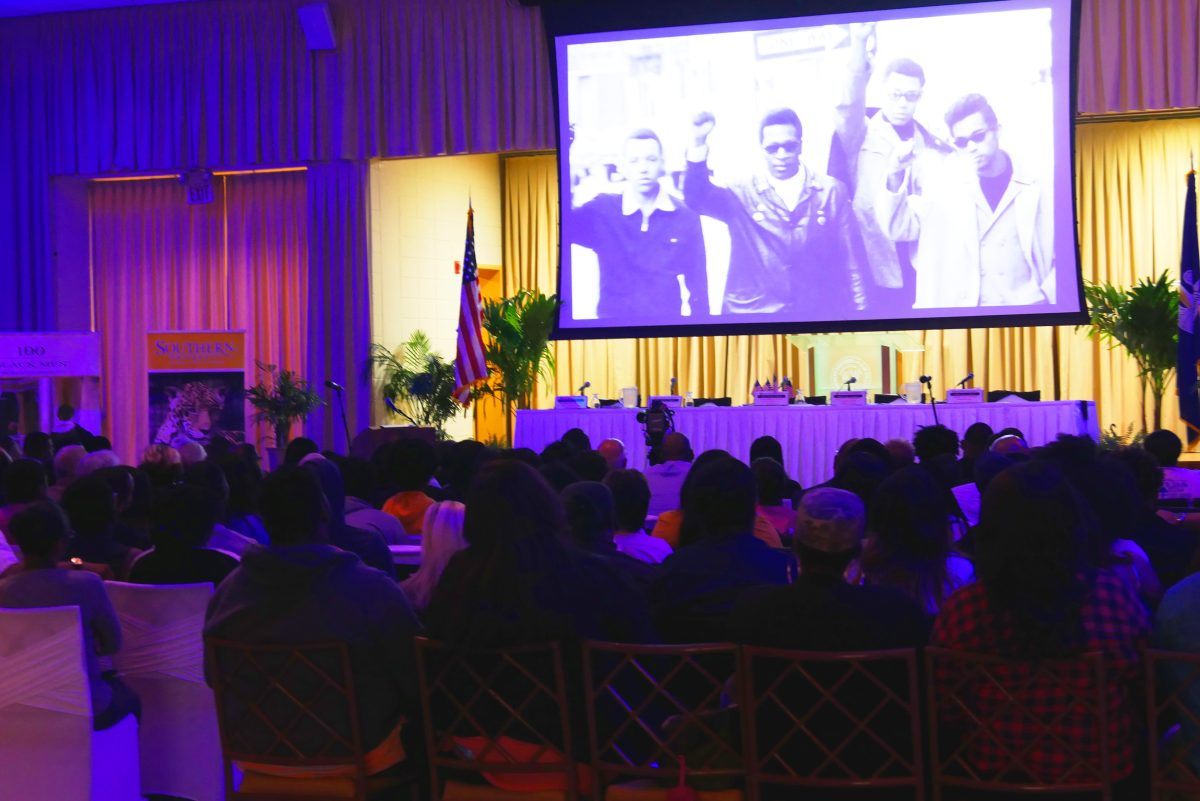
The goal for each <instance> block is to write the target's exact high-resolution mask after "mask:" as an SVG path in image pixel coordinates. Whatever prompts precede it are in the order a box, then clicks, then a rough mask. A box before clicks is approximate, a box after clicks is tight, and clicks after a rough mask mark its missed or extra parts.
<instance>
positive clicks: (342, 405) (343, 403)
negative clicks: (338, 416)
mask: <svg viewBox="0 0 1200 801" xmlns="http://www.w3.org/2000/svg"><path fill="white" fill-rule="evenodd" d="M334 392H335V393H337V399H338V409H340V410H341V412H342V430H343V431H345V432H346V455H347V456H349V455H350V422H349V421H348V420H347V419H346V399H345V398H344V397H343V395H344V394H345V391H344V390H341V389H335V390H334Z"/></svg>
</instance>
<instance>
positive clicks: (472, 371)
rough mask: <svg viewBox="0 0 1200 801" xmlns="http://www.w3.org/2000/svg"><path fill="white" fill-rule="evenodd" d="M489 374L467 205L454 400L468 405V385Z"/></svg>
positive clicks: (472, 224)
mask: <svg viewBox="0 0 1200 801" xmlns="http://www.w3.org/2000/svg"><path fill="white" fill-rule="evenodd" d="M487 376H488V369H487V359H486V358H485V357H484V355H483V326H482V325H481V324H480V321H479V275H478V265H477V264H476V263H475V210H474V209H473V208H470V207H468V208H467V251H466V254H465V255H464V256H463V270H462V294H461V296H460V298H459V304H458V354H457V355H456V356H455V357H454V399H455V400H457V401H458V402H459V403H461V404H462V405H463V406H467V405H469V404H470V402H471V387H473V386H474V385H475V384H477V383H479V382H480V381H483V380H484V379H485V378H487Z"/></svg>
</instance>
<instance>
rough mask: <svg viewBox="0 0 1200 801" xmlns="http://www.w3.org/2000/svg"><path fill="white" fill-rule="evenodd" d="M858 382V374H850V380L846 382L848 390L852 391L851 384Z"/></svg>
mask: <svg viewBox="0 0 1200 801" xmlns="http://www.w3.org/2000/svg"><path fill="white" fill-rule="evenodd" d="M857 383H858V377H857V376H850V380H849V381H847V382H846V391H847V392H849V391H850V385H851V384H857Z"/></svg>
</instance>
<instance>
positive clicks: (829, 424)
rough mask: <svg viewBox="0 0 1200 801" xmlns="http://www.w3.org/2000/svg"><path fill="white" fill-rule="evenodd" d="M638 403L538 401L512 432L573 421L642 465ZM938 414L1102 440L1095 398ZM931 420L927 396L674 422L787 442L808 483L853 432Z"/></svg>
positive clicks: (740, 443) (702, 445)
mask: <svg viewBox="0 0 1200 801" xmlns="http://www.w3.org/2000/svg"><path fill="white" fill-rule="evenodd" d="M637 414H638V410H637V409H612V408H606V409H539V410H524V411H518V412H517V424H516V432H515V435H514V437H513V439H514V444H515V446H516V447H518V448H532V449H534V450H535V451H541V450H542V448H544V447H546V446H547V445H548V444H550V443H551V442H553V441H554V440H556V439H559V438H560V437H561V436H562V435H563V433H564V432H566V431H567V430H568V429H571V428H581V429H583V430H584V431H586V432H587V433H588V435H589V436H590V437H591V440H592V445H593V446H594V445H597V444H599V442H600V440H603V439H607V438H610V437H613V438H616V439H619V440H621V441H622V442H624V443H625V447H626V449H627V452H628V454H629V466H630V467H636V468H638V469H644V468H645V466H646V451H647V449H646V443H645V439H644V435H643V433H642V426H641V424H640V423H638V421H637ZM937 415H938V421H939V422H941V423H942V425H945V426H949V427H950V428H952V429H953V430H954V431H956V432H958V434H959V436H961V435H962V433H963V432H964V431H965V430H966V428H967V426H969V425H971V423H974V422H979V421H982V422H984V423H987V424H988V425H990V426H991V427H992V429H993V430H995V431H999V430H1000V429H1002V428H1008V427H1010V426H1013V427H1016V428H1019V429H1020V430H1021V431H1022V432H1024V433H1025V436H1026V438H1027V440H1028V441H1029V444H1030V445H1042V444H1044V443H1046V442H1049V441H1051V440H1053V439H1054V438H1055V437H1056V436H1058V435H1059V434H1087V435H1089V436H1091V437H1092V438H1093V439H1096V440H1099V438H1100V426H1099V424H1098V422H1097V420H1096V404H1095V403H1093V402H1092V401H1042V402H1040V403H953V404H951V403H947V404H942V403H939V404H938V407H937ZM931 423H933V410H932V409H930V407H929V406H928V405H927V404H888V405H879V406H875V405H868V406H865V407H864V406H858V407H846V406H843V407H834V406H773V407H761V406H759V407H755V406H740V407H717V406H703V407H698V408H684V409H680V410H678V411H677V412H676V413H675V429H676V430H677V431H680V432H682V433H684V434H686V435H687V436H688V439H690V440H691V442H692V448H693V449H694V450H695V451H696V453H700V452H701V451H705V450H709V449H711V448H723V449H725V450H727V451H729V452H730V453H732V454H733V455H734V456H736V457H738V458H739V459H746V458H748V457H749V455H750V443H751V442H753V441H754V439H755V438H756V437H761V436H763V435H764V434H769V435H771V436H772V437H775V439H777V440H779V441H780V442H781V443H782V444H783V453H784V461H785V462H786V466H787V468H788V473H790V474H791V475H792V477H793V478H795V479H796V480H797V481H799V482H800V484H801V485H802V486H805V487H809V486H812V485H813V484H819V483H821V482H822V481H826V480H828V479H829V478H830V477H832V475H833V456H834V454H835V453H836V452H837V449H838V447H839V446H840V445H841V444H842V443H843V442H845V441H846V440H848V439H850V438H852V437H874V438H875V439H877V440H879V441H880V442H886V441H887V440H889V439H893V438H895V437H903V438H905V439H911V438H912V435H913V432H914V431H916V430H917V428H918V427H919V426H923V425H929V424H931Z"/></svg>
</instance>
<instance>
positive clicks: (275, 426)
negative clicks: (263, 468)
mask: <svg viewBox="0 0 1200 801" xmlns="http://www.w3.org/2000/svg"><path fill="white" fill-rule="evenodd" d="M255 364H256V365H258V371H259V375H260V377H259V380H258V383H257V384H255V385H254V386H252V387H247V388H246V400H248V401H250V405H251V406H253V407H254V422H256V423H266V424H267V425H269V426H271V430H272V431H273V432H274V433H275V447H276V448H277V449H280V450H282V449H283V448H286V447H287V444H288V435H289V434H290V433H291V428H292V423H294V422H296V421H297V420H303V419H304V418H306V417H308V415H309V413H310V412H312V410H313V409H316V408H317V407H318V406H321V405H322V404H323V403H324V401H322V400H321V396H320V395H318V394H317V392H316V390H314V389H313V388H312V386H311V385H310V384H309V383H308V382H307V381H305V380H304V379H302V378H300V377H298V376H297V375H296V374H295V373H294V372H292V371H291V370H281V369H279V368H278V367H276V366H275V365H273V364H265V363H263V362H260V361H257V360H256V361H255Z"/></svg>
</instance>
